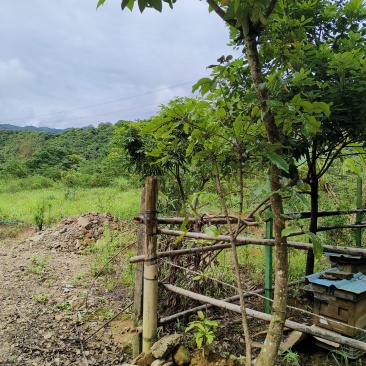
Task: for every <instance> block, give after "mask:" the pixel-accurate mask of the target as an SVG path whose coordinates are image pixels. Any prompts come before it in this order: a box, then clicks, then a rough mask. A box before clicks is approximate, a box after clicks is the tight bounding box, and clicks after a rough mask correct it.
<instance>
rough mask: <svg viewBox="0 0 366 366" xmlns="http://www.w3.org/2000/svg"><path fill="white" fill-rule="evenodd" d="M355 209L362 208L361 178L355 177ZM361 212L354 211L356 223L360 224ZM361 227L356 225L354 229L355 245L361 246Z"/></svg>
mask: <svg viewBox="0 0 366 366" xmlns="http://www.w3.org/2000/svg"><path fill="white" fill-rule="evenodd" d="M357 209H362V179H361V178H360V177H357ZM361 221H362V213H361V212H359V211H357V213H356V225H359V224H361ZM361 238H362V229H361V228H360V227H358V228H357V229H356V247H360V246H361Z"/></svg>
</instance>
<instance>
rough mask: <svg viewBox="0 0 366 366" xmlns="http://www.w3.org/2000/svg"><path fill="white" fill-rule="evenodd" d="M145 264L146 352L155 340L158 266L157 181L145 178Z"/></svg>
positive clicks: (152, 178) (143, 327)
mask: <svg viewBox="0 0 366 366" xmlns="http://www.w3.org/2000/svg"><path fill="white" fill-rule="evenodd" d="M145 190H146V194H145V212H144V213H143V215H144V221H145V227H146V237H145V247H144V254H145V263H144V294H143V325H142V351H143V352H146V351H148V350H149V349H150V348H151V346H152V345H153V343H154V341H155V339H156V333H157V324H158V315H157V310H158V309H157V304H158V301H157V300H158V264H157V219H156V216H157V201H158V181H157V178H156V177H147V179H146V182H145Z"/></svg>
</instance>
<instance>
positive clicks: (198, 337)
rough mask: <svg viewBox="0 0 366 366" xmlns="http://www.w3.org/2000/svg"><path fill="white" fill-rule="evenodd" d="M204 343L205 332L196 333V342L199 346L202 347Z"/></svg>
mask: <svg viewBox="0 0 366 366" xmlns="http://www.w3.org/2000/svg"><path fill="white" fill-rule="evenodd" d="M202 343H203V334H202V333H196V344H197V348H201V347H202Z"/></svg>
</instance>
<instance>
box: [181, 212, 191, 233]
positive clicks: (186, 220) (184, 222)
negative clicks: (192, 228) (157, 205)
mask: <svg viewBox="0 0 366 366" xmlns="http://www.w3.org/2000/svg"><path fill="white" fill-rule="evenodd" d="M188 219H189V218H188V216H186V217H185V218H184V220H183V222H182V225H180V231H186V230H187V224H188Z"/></svg>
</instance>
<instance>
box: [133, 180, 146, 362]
mask: <svg viewBox="0 0 366 366" xmlns="http://www.w3.org/2000/svg"><path fill="white" fill-rule="evenodd" d="M145 192H146V189H145V187H144V188H143V189H142V192H141V203H140V212H144V210H145V194H146V193H145ZM145 233H146V230H145V225H143V223H141V224H140V225H139V227H138V231H137V250H136V251H137V255H143V253H144V246H145V240H146V238H145V237H146V235H145ZM144 257H145V256H144ZM143 271H144V263H143V262H142V261H141V262H139V263H137V265H136V272H135V290H134V294H133V295H134V319H133V325H134V327H135V328H137V327H139V326H141V321H142V314H143V301H142V299H143V285H144V279H143ZM141 346H142V344H141V333H137V334H136V336H135V337H134V338H133V341H132V357H133V358H135V357H137V356H138V355H139V354H140V353H141V351H142V348H141Z"/></svg>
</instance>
